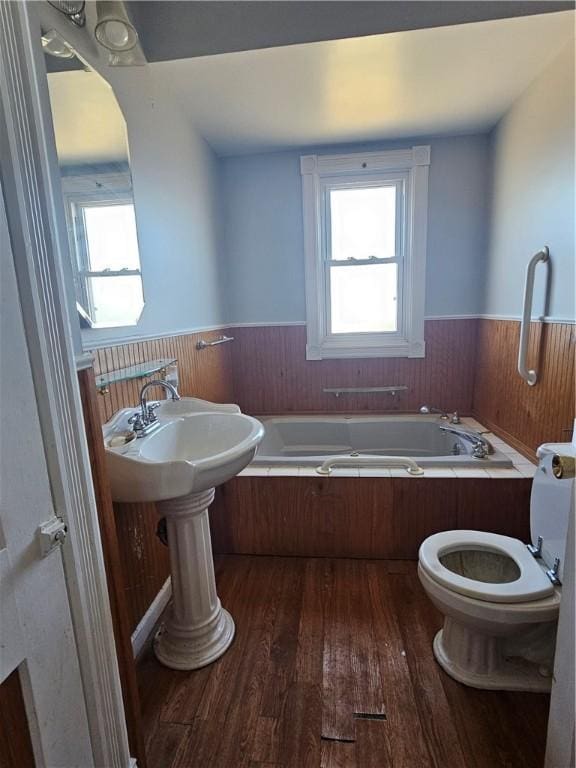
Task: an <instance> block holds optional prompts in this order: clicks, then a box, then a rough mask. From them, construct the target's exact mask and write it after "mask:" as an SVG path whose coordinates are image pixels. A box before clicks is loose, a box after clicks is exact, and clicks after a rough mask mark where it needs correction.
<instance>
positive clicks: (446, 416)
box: [420, 405, 460, 424]
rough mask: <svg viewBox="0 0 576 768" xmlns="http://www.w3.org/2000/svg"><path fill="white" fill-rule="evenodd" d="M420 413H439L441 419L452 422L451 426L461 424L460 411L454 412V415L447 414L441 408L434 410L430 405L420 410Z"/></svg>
mask: <svg viewBox="0 0 576 768" xmlns="http://www.w3.org/2000/svg"><path fill="white" fill-rule="evenodd" d="M420 413H439V414H440V418H441V419H445V420H446V421H450V424H460V415H459V413H458V411H454V413H446V411H442V410H441V409H440V408H432V407H431V406H429V405H423V406H421V408H420Z"/></svg>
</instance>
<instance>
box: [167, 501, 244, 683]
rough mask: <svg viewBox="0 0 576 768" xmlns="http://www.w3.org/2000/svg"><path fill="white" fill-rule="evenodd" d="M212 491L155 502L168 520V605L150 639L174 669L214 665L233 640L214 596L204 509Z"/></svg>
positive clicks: (231, 628) (229, 622)
mask: <svg viewBox="0 0 576 768" xmlns="http://www.w3.org/2000/svg"><path fill="white" fill-rule="evenodd" d="M213 499H214V488H210V489H209V490H208V491H202V492H200V493H191V494H189V495H188V496H181V497H180V498H177V499H168V500H167V501H161V502H158V504H157V508H158V512H159V513H160V514H161V515H164V516H165V517H166V527H167V530H168V547H169V550H170V568H171V572H172V602H171V604H170V606H169V607H168V611H167V616H166V620H165V623H164V625H163V626H162V627H161V629H160V630H159V631H158V633H157V635H156V637H155V639H154V652H155V653H156V658H157V659H158V661H160V662H161V663H162V664H164V665H165V666H167V667H172V669H197V668H199V667H204V666H206V665H207V664H210V663H211V662H213V661H215V660H216V659H217V658H218V657H219V656H221V655H222V654H223V653H224V651H225V650H226V649H227V648H228V646H229V645H230V643H231V642H232V639H233V637H234V621H233V619H232V617H231V616H230V614H229V613H228V612H227V611H225V610H224V609H223V608H222V605H221V604H220V600H219V599H218V595H217V594H216V580H215V578H214V561H213V558H212V547H211V543H210V526H209V522H208V507H209V506H210V504H211V503H212V501H213Z"/></svg>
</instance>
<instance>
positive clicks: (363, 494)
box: [210, 476, 532, 560]
mask: <svg viewBox="0 0 576 768" xmlns="http://www.w3.org/2000/svg"><path fill="white" fill-rule="evenodd" d="M531 484H532V481H531V480H530V479H529V478H519V479H504V478H502V479H484V478H482V479H477V478H462V479H461V478H406V479H404V478H348V477H343V478H336V477H331V478H315V477H257V476H255V477H249V476H245V477H236V478H234V479H233V480H231V481H229V482H228V483H226V484H225V485H223V486H221V487H220V488H218V489H217V491H216V498H215V501H214V503H213V504H212V506H211V507H210V522H211V529H212V546H213V549H214V553H215V554H246V555H284V556H286V555H291V556H299V557H357V558H377V559H379V558H382V559H411V560H416V559H417V558H418V549H419V547H420V544H421V543H422V542H423V541H424V539H425V538H426V537H427V536H430V535H432V534H433V533H437V532H439V531H446V530H452V529H456V528H460V529H473V530H482V531H489V532H491V533H500V534H503V535H506V536H513V537H515V538H518V539H521V540H522V541H526V542H527V541H529V537H530V488H531Z"/></svg>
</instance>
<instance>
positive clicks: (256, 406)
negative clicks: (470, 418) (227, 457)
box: [231, 320, 478, 414]
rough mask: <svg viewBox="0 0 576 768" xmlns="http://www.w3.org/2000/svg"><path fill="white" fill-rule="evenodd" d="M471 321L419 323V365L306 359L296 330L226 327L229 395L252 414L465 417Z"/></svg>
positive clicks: (470, 364) (470, 381) (391, 360)
mask: <svg viewBox="0 0 576 768" xmlns="http://www.w3.org/2000/svg"><path fill="white" fill-rule="evenodd" d="M477 323H478V321H477V320H428V321H426V330H425V337H426V357H425V358H413V359H408V358H367V359H356V360H306V328H305V327H304V326H267V327H259V328H234V329H232V333H233V335H234V337H235V339H236V340H235V342H234V344H233V345H231V346H232V365H233V370H234V390H235V391H234V394H235V399H236V402H237V403H238V404H239V405H240V407H241V408H242V410H243V411H245V412H246V413H253V414H275V413H290V412H296V413H302V412H304V411H312V412H326V411H340V412H343V411H344V412H356V411H377V412H382V411H416V410H417V409H418V408H419V407H420V406H421V405H423V404H424V403H427V404H429V405H432V406H436V407H438V408H445V409H446V410H451V411H454V410H458V411H461V412H462V413H470V412H471V410H472V397H473V394H472V390H473V385H474V361H475V350H476V331H477ZM390 385H406V386H407V387H408V390H407V391H406V392H399V393H398V394H397V395H396V397H391V396H390V395H388V394H386V393H377V394H366V395H342V396H341V397H338V398H336V397H334V395H333V394H326V393H324V392H323V391H322V390H323V389H324V388H325V387H338V386H342V387H362V386H373V387H374V386H380V387H384V386H390Z"/></svg>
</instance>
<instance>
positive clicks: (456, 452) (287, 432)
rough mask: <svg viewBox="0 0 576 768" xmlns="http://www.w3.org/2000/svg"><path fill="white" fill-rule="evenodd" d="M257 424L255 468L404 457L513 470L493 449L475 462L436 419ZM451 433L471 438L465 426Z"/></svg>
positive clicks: (466, 445)
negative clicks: (355, 457) (259, 434)
mask: <svg viewBox="0 0 576 768" xmlns="http://www.w3.org/2000/svg"><path fill="white" fill-rule="evenodd" d="M262 423H263V424H264V427H265V435H264V439H263V440H262V442H261V443H260V446H259V448H258V451H257V454H256V456H255V458H254V460H253V462H252V464H253V465H256V466H258V465H267V466H290V465H298V466H318V465H320V464H322V462H323V461H325V460H326V459H328V458H330V457H334V456H340V455H341V456H350V455H351V454H359V455H360V456H362V455H366V454H368V455H370V456H404V457H409V458H411V459H413V460H414V461H415V462H416V463H417V464H418V465H419V466H420V467H422V468H425V467H461V468H466V467H474V468H488V467H512V466H513V465H512V462H511V460H510V459H509V457H508V456H506V454H504V453H502V452H500V451H498V450H494V451H493V452H491V453H490V454H489V455H488V456H487V457H486V458H485V459H476V458H474V456H472V448H473V446H472V443H470V442H468V441H467V440H465V439H462V438H460V437H458V436H456V435H453V434H450V433H446V432H443V431H441V430H440V429H439V427H440V426H451V425H449V424H448V423H447V422H446V421H443V420H440V419H438V417H437V416H424V415H417V416H416V415H414V416H412V415H406V416H399V415H398V416H280V417H270V418H264V419H262ZM456 428H457V429H462V430H465V431H467V432H470V433H473V434H474V430H473V429H471V428H470V427H468V426H466V424H460V425H458V426H457V427H456ZM476 434H477V433H476Z"/></svg>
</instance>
